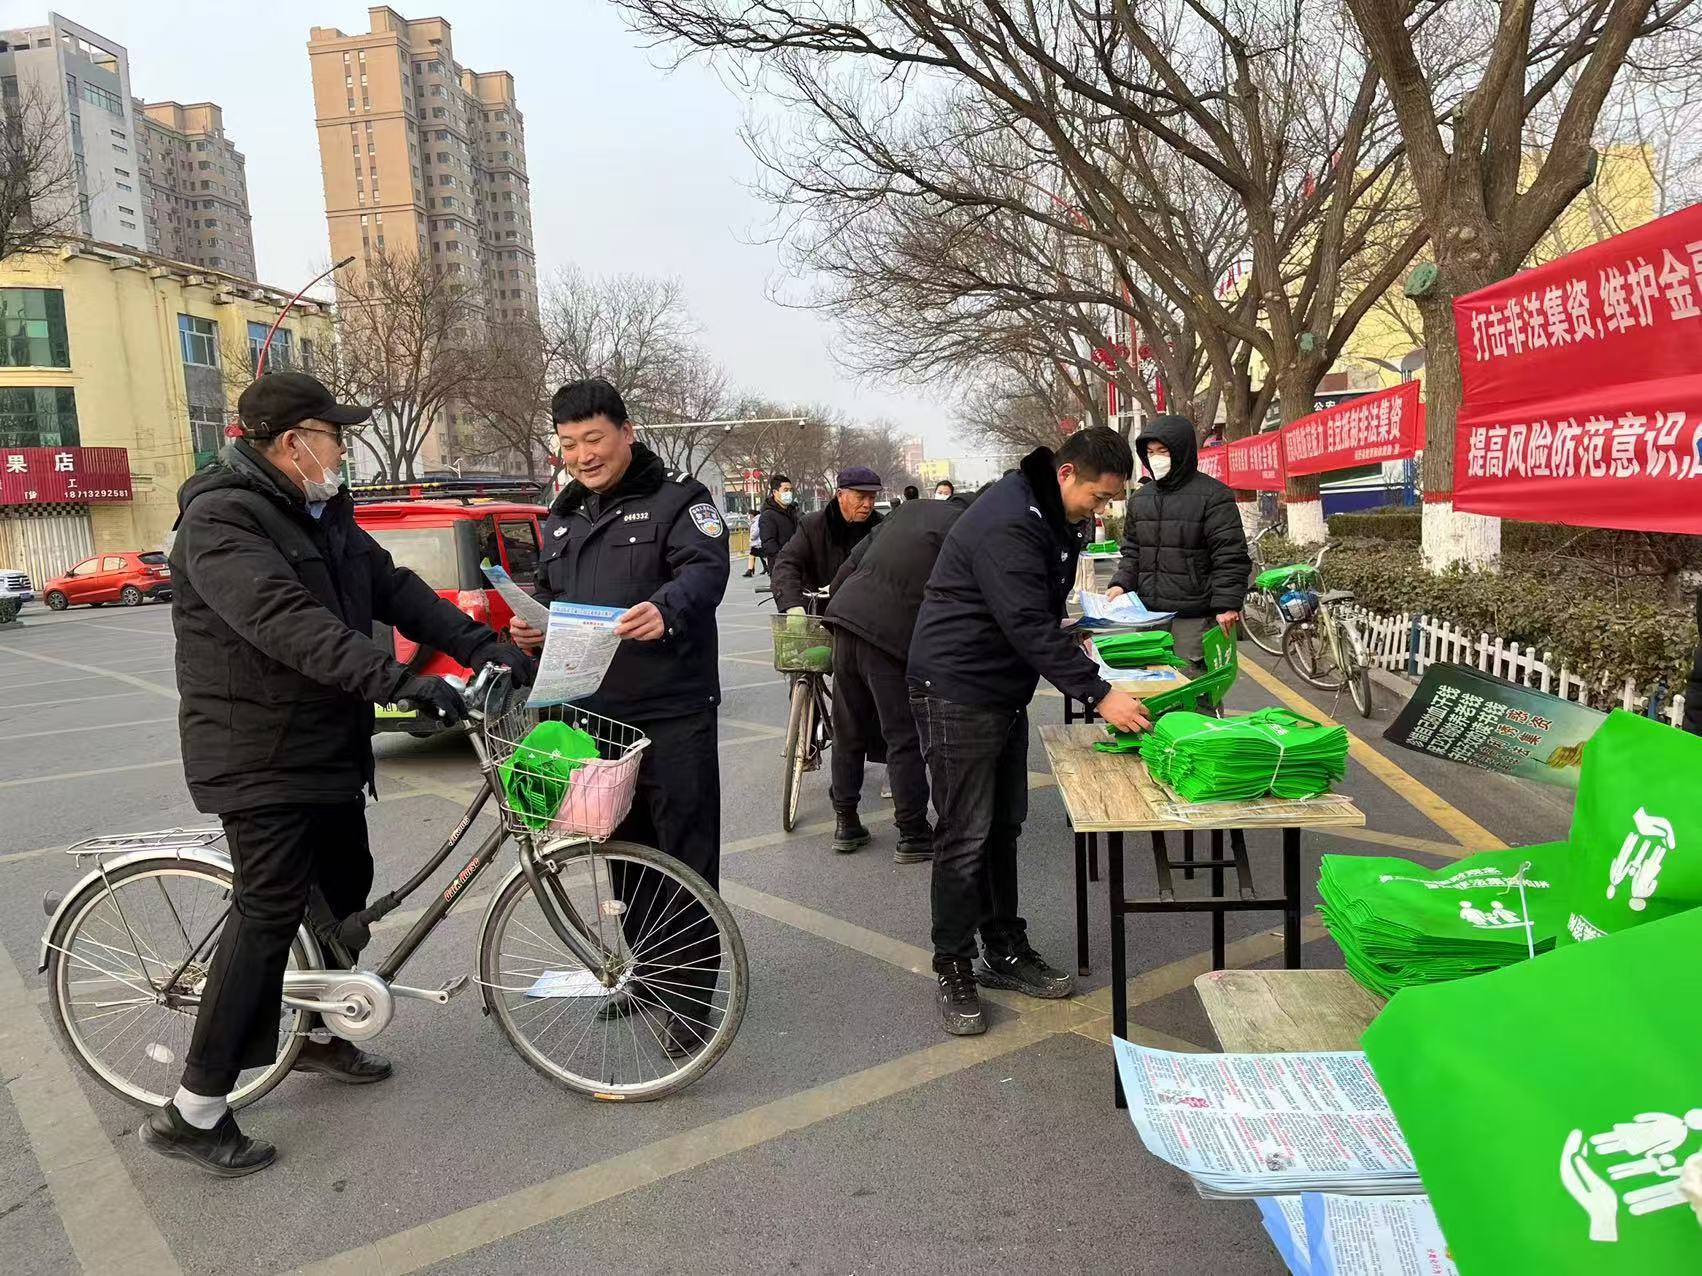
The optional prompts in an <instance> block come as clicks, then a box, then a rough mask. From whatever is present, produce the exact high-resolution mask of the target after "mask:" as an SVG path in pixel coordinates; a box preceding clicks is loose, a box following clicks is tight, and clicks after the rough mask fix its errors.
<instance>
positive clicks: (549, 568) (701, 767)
mask: <svg viewBox="0 0 1702 1276" xmlns="http://www.w3.org/2000/svg"><path fill="white" fill-rule="evenodd" d="M550 414H551V416H552V418H553V419H554V421H555V427H556V437H557V438H558V439H559V440H560V442H561V457H562V461H563V463H564V464H565V465H566V467H567V470H568V473H569V474H571V475H572V477H573V481H572V482H571V483H569V484H568V485H567V487H566V488H565V489H564V490H563V491H562V493H561V495H560V496H558V497H557V498H556V500H555V503H554V504H553V505H552V506H551V507H550V516H549V520H548V521H547V522H546V523H545V524H544V543H543V548H542V551H541V553H540V556H539V562H538V597H539V599H540V601H543V602H549V601H552V600H554V599H558V598H559V599H561V600H562V601H563V602H574V603H591V604H597V605H600V606H605V607H624V608H626V609H627V610H626V613H625V614H624V615H623V616H622V617H621V620H620V624H619V626H618V628H617V629H616V633H617V634H619V636H620V637H621V638H622V639H623V640H624V641H622V643H621V645H620V648H619V650H618V651H617V652H616V654H615V658H614V663H613V664H611V665H610V666H609V672H608V674H607V675H606V676H605V677H604V679H603V685H602V686H601V687H600V688H599V689H598V690H597V692H596V694H595V695H593V696H591V697H589V698H588V699H586V700H583V701H581V702H579V703H580V704H581V705H582V707H584V708H586V709H589V710H590V711H591V712H593V713H600V714H602V715H604V716H605V717H609V718H614V719H616V720H617V721H620V722H624V723H627V724H628V725H631V726H635V727H638V728H640V729H641V730H643V731H644V733H645V734H646V735H648V736H649V737H650V746H649V748H647V749H646V750H645V751H644V754H643V762H642V764H641V766H640V769H639V773H638V791H637V794H636V796H635V797H634V799H633V804H632V813H631V814H630V815H628V816H627V818H626V820H625V821H624V822H623V823H622V824H621V826H620V828H619V829H617V830H616V831H615V837H616V838H617V839H619V840H621V841H627V842H637V843H639V844H641V845H644V846H654V847H656V848H657V849H659V850H661V851H664V852H666V853H667V854H669V855H672V856H673V857H674V858H675V859H677V860H679V861H680V862H682V863H683V864H685V865H686V866H687V867H689V868H692V869H695V870H696V871H697V872H698V873H700V874H702V875H703V877H704V878H705V879H706V880H707V881H708V882H709V884H710V885H711V886H715V885H717V882H718V878H719V872H720V865H721V772H720V758H719V755H718V754H717V752H716V743H717V741H716V706H717V705H718V704H719V703H720V701H721V682H720V672H719V668H718V664H717V659H718V657H717V651H716V633H715V608H716V607H717V605H719V603H720V602H721V598H722V595H723V594H725V593H726V590H727V577H728V575H729V572H730V568H731V559H730V557H729V555H728V551H727V537H726V520H725V518H724V516H723V515H722V513H721V511H720V510H719V509H718V508H717V507H716V506H715V504H714V502H713V501H712V500H711V499H710V496H709V489H708V488H706V487H704V486H703V484H702V483H699V482H698V481H697V480H696V479H695V478H693V477H691V475H689V474H680V473H677V472H675V471H673V470H670V469H668V468H667V467H666V466H664V465H663V464H662V461H661V458H660V457H658V456H657V455H656V454H655V453H654V452H652V451H651V450H650V449H649V448H647V447H645V446H644V444H642V443H639V442H636V441H635V439H634V437H633V427H632V423H631V422H630V421H629V420H628V418H627V414H626V404H625V403H624V402H622V400H621V396H620V393H619V391H617V390H616V389H615V387H614V386H612V385H610V384H609V382H607V381H605V380H604V379H602V378H601V377H594V378H591V379H590V380H586V381H575V382H573V383H571V384H569V385H565V386H563V387H562V388H561V389H560V390H557V391H556V393H555V397H554V398H552V399H551V400H550ZM512 632H513V635H514V638H515V640H516V641H517V642H518V643H519V644H520V645H521V646H522V647H526V648H529V649H536V648H537V647H538V646H539V645H540V644H541V643H542V642H543V637H544V636H543V634H541V633H540V632H539V631H538V630H537V629H534V628H533V627H531V626H530V625H527V624H526V623H525V622H524V621H521V620H519V619H518V618H516V619H515V621H514V622H513V625H512ZM617 888H618V884H617ZM627 903H628V914H627V916H626V922H627V925H628V927H629V929H630V927H632V926H633V925H641V924H642V923H643V920H644V919H645V917H646V915H647V914H648V912H649V911H650V909H649V905H650V903H651V901H648V900H642V899H631V900H628V901H627ZM689 930H690V922H689V919H688V920H687V921H685V922H684V923H682V931H684V932H689ZM717 952H718V950H717ZM716 956H717V953H709V954H704V955H703V957H702V958H700V959H697V960H694V961H692V962H689V963H687V962H685V961H684V960H683V959H681V958H679V956H678V955H677V954H676V959H677V960H681V964H691V965H694V966H697V967H699V968H700V969H701V968H705V967H709V968H712V967H713V964H714V960H715V959H716ZM710 977H711V978H712V975H711V976H710ZM676 982H677V981H676ZM677 991H678V990H676V992H677ZM695 1000H696V999H695V998H694V997H692V996H691V995H690V994H689V992H688V993H684V994H681V995H680V996H677V997H676V998H675V999H674V1000H672V1001H671V1002H670V1005H671V1007H672V1010H673V1014H672V1017H671V1019H670V1021H669V1022H668V1024H667V1025H666V1031H665V1033H664V1035H663V1041H662V1044H663V1046H664V1048H665V1049H668V1051H669V1053H671V1054H676V1055H685V1054H690V1053H692V1052H693V1051H695V1050H696V1049H697V1048H698V1045H699V1041H698V1040H696V1039H694V1036H693V1034H692V1032H691V1027H692V1023H693V1021H694V1019H700V1018H701V1016H700V1015H694V1014H693V1004H694V1002H695ZM623 1007H624V1008H626V1009H628V1010H630V1009H631V1008H632V1005H631V1002H630V1001H628V1002H618V1003H615V1004H614V1005H613V1006H611V1010H616V1011H618V1010H620V1009H622V1008H623Z"/></svg>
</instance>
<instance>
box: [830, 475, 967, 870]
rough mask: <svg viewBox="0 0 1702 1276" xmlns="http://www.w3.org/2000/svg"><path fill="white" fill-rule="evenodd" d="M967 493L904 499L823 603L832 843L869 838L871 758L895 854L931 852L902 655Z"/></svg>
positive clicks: (924, 782)
mask: <svg viewBox="0 0 1702 1276" xmlns="http://www.w3.org/2000/svg"><path fill="white" fill-rule="evenodd" d="M964 505H965V502H963V501H943V502H942V501H924V500H921V499H916V500H911V501H906V502H905V503H904V504H903V505H901V506H899V508H898V509H896V510H894V511H893V512H892V514H891V515H890V516H889V517H888V518H886V519H885V520H884V521H883V522H882V523H881V525H880V526H879V527H877V528H875V530H874V531H873V532H871V533H869V535H868V536H866V537H865V538H864V539H863V540H862V541H861V542H860V543H859V544H858V545H857V548H856V549H854V550H852V551H851V557H849V558H847V559H846V560H845V565H844V566H843V567H841V568H840V569H839V574H838V575H837V576H836V577H835V578H834V580H833V584H832V591H833V592H832V597H831V598H829V600H828V604H827V623H828V625H829V627H830V628H831V629H832V630H833V773H832V786H831V789H830V797H831V799H832V802H833V811H834V817H835V820H834V822H835V824H836V826H837V827H836V831H835V834H834V848H835V849H836V850H845V851H852V850H856V849H857V847H859V846H861V845H863V844H864V843H865V842H867V841H868V840H869V831H868V829H867V828H865V827H864V826H863V822H862V819H861V818H860V817H859V816H858V813H857V805H858V802H859V800H860V799H861V797H862V792H863V764H864V762H865V760H867V761H873V762H885V763H886V768H887V779H888V780H889V782H890V783H891V785H892V801H893V815H894V822H895V823H896V824H897V825H898V849H897V850H896V851H894V852H893V856H892V858H893V862H894V863H897V864H918V863H921V862H923V861H925V860H930V859H932V858H933V856H934V835H933V830H932V829H931V828H929V826H928V772H927V767H926V765H925V764H924V763H923V761H922V745H921V740H920V737H918V736H917V734H916V718H915V715H914V714H913V713H911V711H910V693H909V688H908V686H907V684H906V681H905V663H906V660H907V659H908V656H909V652H910V637H911V634H912V632H913V631H914V630H915V628H916V613H917V612H918V611H920V610H921V607H922V595H923V592H924V591H925V590H926V588H927V585H928V575H929V573H930V572H932V571H933V569H934V561H935V560H936V559H937V558H938V557H939V553H940V546H941V545H942V544H943V543H944V542H945V538H946V533H947V532H949V531H950V530H951V527H952V524H953V523H955V522H957V520H958V518H959V516H960V515H962V513H963V510H964Z"/></svg>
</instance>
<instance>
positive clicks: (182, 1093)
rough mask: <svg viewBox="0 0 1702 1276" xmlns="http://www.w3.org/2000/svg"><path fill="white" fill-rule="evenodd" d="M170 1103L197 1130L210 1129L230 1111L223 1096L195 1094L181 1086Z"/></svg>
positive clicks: (228, 1104)
mask: <svg viewBox="0 0 1702 1276" xmlns="http://www.w3.org/2000/svg"><path fill="white" fill-rule="evenodd" d="M172 1103H173V1104H175V1105H176V1107H177V1111H178V1113H179V1115H181V1116H182V1117H183V1119H184V1120H185V1121H187V1122H188V1123H189V1124H190V1125H192V1126H194V1127H195V1128H196V1129H197V1130H210V1129H212V1128H213V1127H214V1126H215V1125H217V1124H218V1123H219V1121H220V1119H221V1118H222V1117H223V1116H224V1114H225V1113H226V1112H228V1111H229V1110H230V1103H229V1102H228V1101H227V1100H226V1097H225V1096H224V1095H222V1094H218V1095H211V1096H209V1095H205V1094H195V1093H193V1092H192V1091H189V1090H185V1089H184V1088H183V1087H182V1086H178V1087H177V1097H176V1098H174V1099H173V1100H172Z"/></svg>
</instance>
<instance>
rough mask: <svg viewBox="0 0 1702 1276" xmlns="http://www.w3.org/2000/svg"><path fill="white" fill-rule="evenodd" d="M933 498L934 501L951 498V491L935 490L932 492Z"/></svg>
mask: <svg viewBox="0 0 1702 1276" xmlns="http://www.w3.org/2000/svg"><path fill="white" fill-rule="evenodd" d="M934 499H935V500H936V501H949V500H951V493H950V492H935V493H934Z"/></svg>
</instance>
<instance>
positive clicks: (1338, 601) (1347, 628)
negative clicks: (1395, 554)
mask: <svg viewBox="0 0 1702 1276" xmlns="http://www.w3.org/2000/svg"><path fill="white" fill-rule="evenodd" d="M1328 552H1329V546H1327V545H1326V546H1325V547H1324V548H1323V549H1321V550H1319V551H1318V555H1317V557H1316V558H1314V559H1313V560H1312V562H1311V563H1309V564H1308V563H1301V564H1298V565H1296V567H1295V568H1291V569H1285V570H1290V571H1293V572H1294V575H1292V576H1291V577H1290V579H1289V582H1288V588H1287V589H1286V590H1285V591H1284V592H1283V594H1282V595H1281V597H1280V598H1279V599H1278V605H1279V606H1280V607H1281V609H1282V614H1283V619H1284V620H1285V621H1286V622H1287V626H1288V627H1287V628H1286V629H1285V630H1284V631H1283V635H1282V654H1283V658H1284V659H1285V660H1287V661H1288V664H1289V667H1290V668H1292V669H1293V670H1294V672H1295V673H1297V674H1299V675H1300V677H1301V678H1303V679H1305V680H1306V681H1307V682H1309V683H1311V684H1312V685H1313V686H1314V687H1317V688H1318V689H1319V690H1321V691H1336V692H1339V691H1341V690H1342V688H1343V687H1345V688H1347V692H1348V694H1349V695H1350V696H1352V697H1353V703H1354V707H1355V708H1357V709H1358V710H1359V712H1360V716H1362V717H1366V718H1369V717H1370V716H1371V661H1370V658H1369V656H1368V655H1367V654H1366V648H1365V641H1364V639H1363V638H1362V637H1361V636H1360V633H1359V626H1358V625H1357V624H1355V623H1354V621H1353V620H1352V618H1351V617H1349V616H1346V615H1343V614H1341V613H1340V612H1339V611H1338V610H1337V609H1338V608H1340V607H1341V606H1342V605H1343V604H1345V603H1350V602H1352V601H1353V594H1352V593H1351V592H1350V591H1348V590H1345V589H1330V590H1323V591H1321V592H1320V590H1319V589H1318V588H1317V586H1318V585H1320V584H1322V578H1321V577H1320V575H1319V568H1321V567H1322V566H1323V562H1324V555H1325V554H1327V553H1328Z"/></svg>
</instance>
